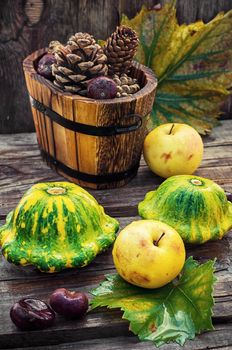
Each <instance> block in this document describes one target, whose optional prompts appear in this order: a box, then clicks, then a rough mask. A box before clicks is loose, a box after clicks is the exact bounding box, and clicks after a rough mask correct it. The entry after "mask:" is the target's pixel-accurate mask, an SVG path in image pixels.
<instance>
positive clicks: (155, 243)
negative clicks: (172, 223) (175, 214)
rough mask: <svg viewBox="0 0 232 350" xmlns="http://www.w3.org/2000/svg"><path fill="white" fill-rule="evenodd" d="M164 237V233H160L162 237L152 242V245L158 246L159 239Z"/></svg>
mask: <svg viewBox="0 0 232 350" xmlns="http://www.w3.org/2000/svg"><path fill="white" fill-rule="evenodd" d="M164 235H165V232H163V233H162V235H161V236H160V238H159V239H158V240H157V241H154V245H156V246H158V244H159V241H160V240H161V238H162V237H163V236H164Z"/></svg>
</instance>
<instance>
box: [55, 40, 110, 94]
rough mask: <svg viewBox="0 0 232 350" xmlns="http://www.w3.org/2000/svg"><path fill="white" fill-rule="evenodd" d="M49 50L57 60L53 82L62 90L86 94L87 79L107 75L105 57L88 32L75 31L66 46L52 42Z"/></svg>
mask: <svg viewBox="0 0 232 350" xmlns="http://www.w3.org/2000/svg"><path fill="white" fill-rule="evenodd" d="M50 50H51V51H52V52H54V55H55V58H56V61H57V63H56V64H54V65H53V70H52V73H53V75H54V76H55V80H54V84H55V85H56V86H58V87H59V88H61V89H62V90H65V91H68V92H72V93H78V94H80V95H86V93H87V83H88V81H89V80H91V79H92V78H94V77H97V76H100V75H101V76H102V75H107V72H108V67H107V64H106V60H107V57H106V56H105V54H104V53H103V50H102V48H101V47H100V45H98V44H97V43H96V41H95V39H94V38H93V36H92V35H90V34H88V33H76V34H75V35H73V36H71V37H70V38H69V41H68V44H67V45H66V46H63V45H62V44H60V43H59V42H55V43H54V42H52V43H51V48H50Z"/></svg>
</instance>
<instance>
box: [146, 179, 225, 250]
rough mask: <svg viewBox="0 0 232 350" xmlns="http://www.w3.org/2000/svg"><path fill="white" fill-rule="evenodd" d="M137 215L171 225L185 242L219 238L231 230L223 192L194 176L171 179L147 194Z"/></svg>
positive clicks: (210, 183) (219, 188)
mask: <svg viewBox="0 0 232 350" xmlns="http://www.w3.org/2000/svg"><path fill="white" fill-rule="evenodd" d="M139 215H140V216H141V217H142V218H144V219H155V220H159V221H163V222H165V223H166V224H168V225H170V226H172V227H173V228H175V229H176V231H177V232H178V233H179V234H180V235H181V237H182V238H183V240H184V241H185V242H187V243H204V242H206V241H208V240H215V239H221V238H222V237H223V236H224V234H225V233H226V232H227V231H228V230H229V229H230V228H231V227H232V203H231V202H229V201H228V200H227V197H226V195H225V192H224V191H223V189H222V188H221V187H220V186H218V185H217V184H216V183H215V182H213V181H211V180H209V179H205V178H202V177H199V176H194V175H178V176H172V177H170V178H168V179H167V180H165V181H164V182H163V183H162V184H161V185H160V186H159V187H158V189H157V190H155V191H152V192H148V193H147V195H146V197H145V199H144V200H143V201H142V202H140V203H139Z"/></svg>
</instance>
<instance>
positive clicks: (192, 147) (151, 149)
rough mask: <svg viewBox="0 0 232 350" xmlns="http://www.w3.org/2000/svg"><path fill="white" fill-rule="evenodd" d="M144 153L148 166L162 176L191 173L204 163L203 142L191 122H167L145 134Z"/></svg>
mask: <svg viewBox="0 0 232 350" xmlns="http://www.w3.org/2000/svg"><path fill="white" fill-rule="evenodd" d="M143 154H144V159H145V161H146V163H147V165H148V166H149V168H150V169H151V170H152V171H153V172H154V173H155V174H157V175H159V176H162V177H164V178H167V177H170V176H173V175H191V174H192V173H194V171H195V170H196V169H197V168H198V167H199V165H200V163H201V160H202V156H203V142H202V139H201V136H200V135H199V134H198V132H197V131H196V130H195V129H194V128H192V127H191V126H189V125H187V124H178V123H172V124H171V123H168V124H163V125H160V126H158V127H157V128H155V129H154V130H152V131H151V132H150V133H149V134H148V135H147V136H146V138H145V141H144V146H143Z"/></svg>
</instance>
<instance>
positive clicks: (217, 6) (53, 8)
mask: <svg viewBox="0 0 232 350" xmlns="http://www.w3.org/2000/svg"><path fill="white" fill-rule="evenodd" d="M165 1H167V0H162V1H158V0H129V1H128V0H111V1H107V0H88V1H87V0H66V1H63V0H56V1H54V0H46V1H45V0H4V1H1V3H0V22H1V31H0V61H1V64H0V76H1V79H0V96H1V110H0V132H1V133H13V132H23V131H24V132H26V131H33V130H34V125H33V120H32V116H31V111H30V106H29V103H28V98H27V91H26V86H25V81H24V77H23V70H22V61H23V59H24V58H25V57H26V56H27V55H28V54H30V53H31V52H33V51H35V50H36V49H38V48H41V47H46V46H47V45H48V43H49V42H50V41H51V40H54V39H56V40H57V39H59V40H60V41H61V42H65V41H66V40H67V38H68V37H69V36H70V35H71V34H73V33H75V32H77V31H83V32H84V31H88V32H90V33H91V34H93V35H95V36H96V38H101V39H105V38H106V37H107V36H109V35H110V34H111V33H112V32H113V31H114V29H115V27H116V25H117V24H118V23H119V18H120V16H121V14H122V13H125V14H127V15H128V16H129V17H133V16H134V15H135V14H136V13H137V12H138V11H139V10H140V8H141V6H142V5H143V4H145V5H147V6H148V7H152V6H154V5H155V4H157V3H158V2H161V3H164V2H165ZM231 8H232V2H231V1H230V0H188V1H186V0H177V15H178V19H179V21H180V22H181V23H183V22H187V23H189V22H192V21H195V20H196V19H200V18H203V19H204V20H205V21H208V20H210V19H211V18H212V17H214V16H215V15H216V14H217V13H218V12H219V11H227V10H229V9H231ZM224 110H225V111H226V113H227V114H229V113H231V102H228V103H227V104H226V105H225V106H224Z"/></svg>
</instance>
